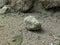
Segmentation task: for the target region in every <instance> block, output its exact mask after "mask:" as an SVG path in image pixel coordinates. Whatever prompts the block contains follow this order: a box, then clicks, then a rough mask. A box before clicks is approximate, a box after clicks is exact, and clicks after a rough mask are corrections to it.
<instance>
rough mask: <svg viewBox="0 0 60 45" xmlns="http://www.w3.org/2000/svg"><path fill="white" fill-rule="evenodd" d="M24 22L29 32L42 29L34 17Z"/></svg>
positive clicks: (29, 17)
mask: <svg viewBox="0 0 60 45" xmlns="http://www.w3.org/2000/svg"><path fill="white" fill-rule="evenodd" d="M24 22H25V24H26V28H27V29H28V30H39V29H40V28H41V25H40V22H39V21H38V20H37V19H36V18H35V17H33V16H28V17H26V18H25V19H24Z"/></svg>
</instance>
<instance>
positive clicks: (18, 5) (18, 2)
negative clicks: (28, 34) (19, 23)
mask: <svg viewBox="0 0 60 45" xmlns="http://www.w3.org/2000/svg"><path fill="white" fill-rule="evenodd" d="M10 2H11V5H12V7H13V9H14V10H15V11H21V12H26V11H28V10H29V9H31V8H32V6H33V2H34V0H14V1H13V0H11V1H10Z"/></svg>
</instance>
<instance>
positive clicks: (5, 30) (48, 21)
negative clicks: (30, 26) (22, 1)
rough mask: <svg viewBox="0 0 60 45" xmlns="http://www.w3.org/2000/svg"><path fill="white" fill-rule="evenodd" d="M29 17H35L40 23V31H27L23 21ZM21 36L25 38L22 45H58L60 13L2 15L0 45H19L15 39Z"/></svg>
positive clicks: (59, 38) (0, 18)
mask: <svg viewBox="0 0 60 45" xmlns="http://www.w3.org/2000/svg"><path fill="white" fill-rule="evenodd" d="M28 15H32V16H35V17H36V18H37V19H38V20H39V21H40V23H41V27H42V29H41V30H40V31H28V30H26V29H25V27H24V26H25V25H24V24H23V20H24V18H25V17H26V16H28ZM20 34H21V35H22V36H23V42H22V44H21V45H51V43H53V44H54V45H57V44H58V42H59V41H60V12H58V13H57V12H56V13H54V14H52V13H49V12H46V13H27V14H23V13H21V14H19V15H18V14H15V13H9V14H4V15H0V45H19V44H18V42H16V41H15V38H14V37H16V36H18V35H20Z"/></svg>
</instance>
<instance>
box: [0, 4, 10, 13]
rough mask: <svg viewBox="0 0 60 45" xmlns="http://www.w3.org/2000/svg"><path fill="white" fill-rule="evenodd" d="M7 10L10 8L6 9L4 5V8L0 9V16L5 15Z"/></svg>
mask: <svg viewBox="0 0 60 45" xmlns="http://www.w3.org/2000/svg"><path fill="white" fill-rule="evenodd" d="M9 8H10V7H8V6H7V5H5V6H4V7H2V8H1V9H0V14H4V13H7V11H8V9H9Z"/></svg>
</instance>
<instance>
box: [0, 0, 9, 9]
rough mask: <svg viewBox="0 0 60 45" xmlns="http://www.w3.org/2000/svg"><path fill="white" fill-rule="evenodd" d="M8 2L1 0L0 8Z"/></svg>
mask: <svg viewBox="0 0 60 45" xmlns="http://www.w3.org/2000/svg"><path fill="white" fill-rule="evenodd" d="M7 2H8V0H0V8H1V7H3V6H4V5H6V4H7Z"/></svg>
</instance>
